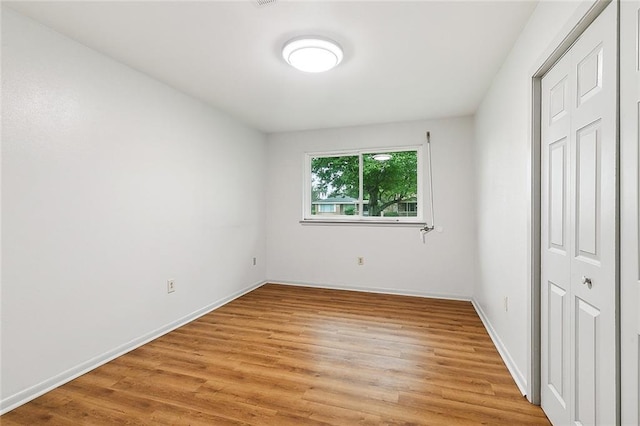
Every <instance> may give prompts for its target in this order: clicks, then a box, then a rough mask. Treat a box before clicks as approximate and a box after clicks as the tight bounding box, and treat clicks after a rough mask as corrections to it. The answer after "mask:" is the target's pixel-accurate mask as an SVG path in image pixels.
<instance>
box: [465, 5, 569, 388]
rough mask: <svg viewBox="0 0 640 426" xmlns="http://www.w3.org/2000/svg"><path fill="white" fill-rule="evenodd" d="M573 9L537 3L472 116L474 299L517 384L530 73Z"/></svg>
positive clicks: (525, 327)
mask: <svg viewBox="0 0 640 426" xmlns="http://www.w3.org/2000/svg"><path fill="white" fill-rule="evenodd" d="M580 6H581V3H580V2H577V1H574V2H540V3H539V4H538V6H537V7H536V10H535V11H534V13H533V14H532V16H531V18H530V20H529V22H528V24H527V26H526V28H525V29H524V30H523V32H522V34H521V35H520V37H519V38H518V40H517V41H516V43H515V45H514V47H513V49H512V51H511V53H510V54H509V56H508V57H507V59H506V60H505V62H504V64H503V66H502V68H501V69H500V72H499V73H498V74H497V75H496V77H495V79H494V81H493V83H492V86H491V88H490V89H489V91H488V93H487V94H486V96H485V98H484V99H483V102H482V104H481V106H480V108H479V110H478V112H477V114H476V128H475V131H476V148H475V159H476V161H475V167H476V176H475V182H476V191H477V200H478V206H477V209H478V216H477V228H478V254H479V262H478V263H479V275H478V280H477V281H476V286H475V289H474V299H475V301H476V304H477V306H479V308H480V310H481V311H482V313H483V314H484V316H485V317H486V319H487V320H488V322H489V325H490V328H492V329H493V331H494V332H495V334H496V335H497V338H498V339H499V341H501V344H502V345H503V347H502V348H501V349H502V350H503V352H504V353H503V355H506V357H507V358H510V361H511V363H512V365H511V366H510V367H511V371H512V373H513V374H514V376H515V378H516V380H517V381H518V382H519V385H520V386H521V389H526V388H527V385H528V381H529V374H530V371H529V366H528V354H529V351H530V349H529V343H530V336H529V326H530V321H529V314H528V312H530V308H529V306H530V300H529V280H530V276H529V274H530V263H529V260H530V255H531V251H530V247H531V242H530V240H529V238H530V237H529V227H530V221H531V217H530V215H529V212H530V210H531V187H530V186H531V183H530V175H531V169H530V163H531V156H530V150H531V145H530V144H531V138H530V132H531V130H530V129H531V126H530V120H531V116H532V115H531V101H532V98H531V77H532V75H533V72H535V71H536V69H535V66H537V65H541V63H540V59H541V57H542V56H543V55H544V54H545V53H547V49H548V48H549V47H550V45H551V44H553V42H554V41H555V40H556V39H557V38H558V36H559V35H560V34H561V33H562V32H564V31H566V30H567V22H568V21H569V20H570V18H573V15H574V12H575V11H576V9H578V8H579V7H580ZM549 53H550V52H549ZM504 297H508V298H509V309H508V311H505V309H504V302H503V301H504ZM508 361H509V360H508ZM514 367H515V368H514Z"/></svg>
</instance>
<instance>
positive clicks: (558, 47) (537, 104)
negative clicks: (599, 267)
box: [526, 0, 620, 411]
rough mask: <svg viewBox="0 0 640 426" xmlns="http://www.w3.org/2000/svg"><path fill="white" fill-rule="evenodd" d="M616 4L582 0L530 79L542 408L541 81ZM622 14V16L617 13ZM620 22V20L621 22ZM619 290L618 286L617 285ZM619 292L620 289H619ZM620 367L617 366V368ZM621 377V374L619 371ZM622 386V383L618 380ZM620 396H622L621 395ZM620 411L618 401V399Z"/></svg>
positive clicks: (532, 392)
mask: <svg viewBox="0 0 640 426" xmlns="http://www.w3.org/2000/svg"><path fill="white" fill-rule="evenodd" d="M612 1H617V0H583V1H582V2H581V3H580V5H579V6H578V7H577V9H576V11H575V12H574V14H573V15H572V16H571V18H570V19H569V20H568V21H567V23H566V24H565V26H564V27H563V28H562V30H561V31H560V33H559V34H558V35H557V36H556V38H555V39H554V41H553V42H552V43H551V44H550V45H549V46H548V47H547V49H546V50H545V51H544V53H543V54H542V55H541V57H540V58H539V59H538V61H536V63H535V65H534V67H533V68H532V69H531V71H530V73H529V75H530V76H531V109H530V113H531V118H530V120H529V124H530V129H529V134H530V144H529V148H530V150H529V160H530V162H529V165H528V167H529V182H528V184H529V188H530V195H531V197H530V204H529V207H530V210H529V212H528V228H529V229H528V235H527V237H528V240H529V250H528V251H529V253H528V254H529V256H528V266H529V267H528V270H529V283H528V284H529V285H528V287H529V289H528V290H529V293H528V297H529V304H528V306H529V312H528V315H529V320H528V323H529V330H528V333H529V351H528V359H527V364H528V367H529V368H528V370H529V377H528V378H527V395H526V396H527V399H528V400H529V401H530V402H531V403H533V404H536V405H540V392H541V383H542V377H541V374H542V370H541V340H540V338H541V337H540V336H541V330H540V329H541V316H540V312H541V308H542V301H541V297H540V294H541V282H540V275H541V244H540V241H541V231H542V230H541V219H542V217H541V210H540V205H541V201H542V200H541V168H542V152H541V146H542V131H541V125H542V118H541V115H542V77H543V76H544V75H545V74H546V73H547V71H549V70H550V69H551V67H552V66H553V65H554V64H555V63H556V62H557V61H558V60H559V59H560V58H561V57H562V56H563V55H564V54H565V53H566V52H567V51H568V50H569V48H570V47H571V46H572V45H573V44H574V43H575V41H576V40H577V39H578V38H579V37H580V35H582V33H583V32H584V31H585V30H586V29H587V27H589V25H591V23H592V22H593V21H595V19H596V18H597V17H598V15H600V13H601V12H602V11H603V10H604V9H605V8H606V7H607V6H608V5H609V4H610V3H611V2H612ZM618 13H619V12H618ZM618 21H619V19H618ZM616 285H617V286H619V283H616ZM618 291H619V289H618ZM616 333H617V334H619V330H616ZM619 365H620V363H619V362H618V366H619ZM618 376H619V371H618ZM618 382H619V380H618ZM618 395H619V393H618ZM618 411H619V399H618Z"/></svg>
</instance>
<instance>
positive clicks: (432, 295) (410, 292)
mask: <svg viewBox="0 0 640 426" xmlns="http://www.w3.org/2000/svg"><path fill="white" fill-rule="evenodd" d="M266 283H268V284H282V285H290V286H296V287H313V288H326V289H328V290H348V291H361V292H364V293H379V294H395V295H398V296H413V297H428V298H432V299H447V300H464V301H466V302H470V301H471V297H469V296H464V295H460V294H445V293H430V292H421V291H414V290H406V289H391V288H379V287H354V286H346V285H333V284H318V283H310V282H300V281H282V280H267V281H266Z"/></svg>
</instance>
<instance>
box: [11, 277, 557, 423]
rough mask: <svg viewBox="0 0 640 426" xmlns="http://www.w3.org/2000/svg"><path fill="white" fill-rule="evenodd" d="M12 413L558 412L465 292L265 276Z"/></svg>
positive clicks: (188, 419)
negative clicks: (511, 365)
mask: <svg viewBox="0 0 640 426" xmlns="http://www.w3.org/2000/svg"><path fill="white" fill-rule="evenodd" d="M0 423H2V424H3V425H34V424H37V425H40V424H43V425H45V424H46V425H71V424H74V425H85V424H86V425H103V424H132V425H137V424H158V425H240V424H242V425H296V426H299V425H401V424H402V425H406V424H414V425H473V424H549V423H548V420H547V418H546V417H545V415H544V413H543V412H542V410H541V409H540V407H536V406H533V405H531V404H529V403H528V402H527V401H526V399H525V398H524V397H523V396H522V395H521V394H520V393H519V391H518V389H517V387H516V385H515V383H514V382H513V379H512V378H511V376H510V375H509V373H508V371H507V369H506V367H505V365H504V363H503V362H502V359H501V358H500V356H499V355H498V352H497V351H496V349H495V347H494V346H493V343H492V341H491V339H490V338H489V336H488V334H487V332H486V330H485V329H484V327H483V325H482V322H481V321H480V319H479V318H478V316H477V314H476V312H475V310H474V308H473V306H472V305H471V304H470V303H468V302H464V301H453V300H439V299H427V298H417V297H408V296H396V295H381V294H373V293H365V292H352V291H337V290H328V289H317V288H304V287H292V286H283V285H277V284H267V285H264V286H262V287H260V288H259V289H256V290H254V291H253V292H251V293H248V294H246V295H244V296H242V297H240V298H239V299H236V300H234V301H233V302H231V303H229V304H227V305H225V306H223V307H221V308H219V309H217V310H215V311H213V312H211V313H209V314H207V315H205V316H203V317H201V318H199V319H197V320H196V321H193V322H191V323H189V324H187V325H185V326H183V327H181V328H179V329H177V330H174V331H173V332H171V333H168V334H166V335H164V336H162V337H160V338H158V339H156V340H154V341H152V342H149V343H148V344H146V345H144V346H142V347H140V348H138V349H136V350H134V351H131V352H129V353H128V354H126V355H123V356H122V357H119V358H117V359H115V360H113V361H111V362H109V363H108V364H105V365H104V366H102V367H99V368H97V369H95V370H94V371H92V372H90V373H87V374H85V375H84V376H82V377H79V378H78V379H76V380H74V381H72V382H69V383H67V384H66V385H63V386H61V387H59V388H58V389H55V390H53V391H51V392H49V393H47V394H45V395H43V396H41V397H40V398H37V399H35V400H33V401H31V402H29V403H27V404H25V405H23V406H21V407H19V408H17V409H15V410H13V411H11V412H9V413H7V414H5V415H4V416H2V417H1V418H0Z"/></svg>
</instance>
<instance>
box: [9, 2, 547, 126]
mask: <svg viewBox="0 0 640 426" xmlns="http://www.w3.org/2000/svg"><path fill="white" fill-rule="evenodd" d="M4 3H5V4H8V5H9V6H10V7H11V8H13V9H15V10H17V11H18V12H21V13H23V14H25V15H27V16H30V17H32V18H34V19H36V20H38V21H40V22H42V23H44V24H45V25H48V26H50V27H52V28H54V29H56V30H57V31H59V32H61V33H63V34H65V35H67V36H69V37H71V38H74V39H76V40H78V41H80V42H81V43H83V44H85V45H87V46H89V47H92V48H94V49H96V50H98V51H101V52H103V53H106V54H107V55H109V56H111V57H113V58H115V59H116V60H118V61H120V62H122V63H124V64H127V65H129V66H131V67H132V68H135V69H137V70H139V71H142V72H143V73H145V74H148V75H150V76H152V77H154V78H156V79H158V80H161V81H163V82H165V83H167V84H169V85H171V86H173V87H175V88H176V89H178V90H181V91H182V92H185V93H187V94H190V95H192V96H195V97H197V98H200V99H202V100H204V101H205V102H207V103H209V104H211V105H213V106H215V107H217V108H219V109H221V110H223V111H226V112H228V113H230V114H231V115H233V116H235V117H237V118H238V119H240V120H242V121H244V122H245V123H247V124H249V125H251V126H253V127H255V128H257V129H259V130H262V131H264V132H278V131H289V130H301V129H316V128H326V127H341V126H351V125H361V124H371V123H384V122H393V121H405V120H414V119H424V118H437V117H448V116H459V115H467V114H473V113H474V112H475V110H476V108H477V107H478V105H479V103H480V101H481V100H482V97H483V95H484V94H485V92H486V91H487V89H488V88H489V86H490V84H491V80H492V78H493V76H494V75H495V74H496V73H497V71H498V70H499V68H500V65H501V64H502V62H503V61H504V59H505V57H506V55H507V54H508V52H509V50H510V49H511V46H512V45H513V43H514V41H515V39H516V37H517V36H518V34H519V33H520V31H521V30H522V28H523V27H524V25H525V24H526V21H527V19H528V18H529V16H530V14H531V12H532V11H533V9H534V8H535V2H532V1H493V2H485V1H455V2H452V1H448V2H447V1H442V2H435V1H421V2H420V1H413V2H403V1H389V2H379V1H354V2H346V1H295V2H292V1H282V0H279V1H277V2H276V3H273V4H271V5H268V6H262V7H258V6H257V5H256V3H255V0H254V1H252V0H238V1H229V2H220V1H196V2H191V1H141V2H129V1H124V2H123V1H115V2H114V1H112V2H82V1H81V2H78V1H75V2H4ZM308 34H314V35H322V36H325V37H329V38H332V39H334V40H336V41H338V42H339V43H340V44H341V45H342V47H343V49H344V51H345V59H344V61H343V62H342V63H341V64H340V65H339V66H338V67H337V68H335V69H333V70H331V71H329V72H327V73H324V74H305V73H301V72H299V71H296V70H295V69H293V68H291V67H290V66H289V65H287V64H286V63H285V62H284V60H283V59H282V56H281V54H280V51H281V48H282V45H283V44H284V42H285V41H287V40H288V39H290V38H293V37H295V36H299V35H308Z"/></svg>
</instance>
